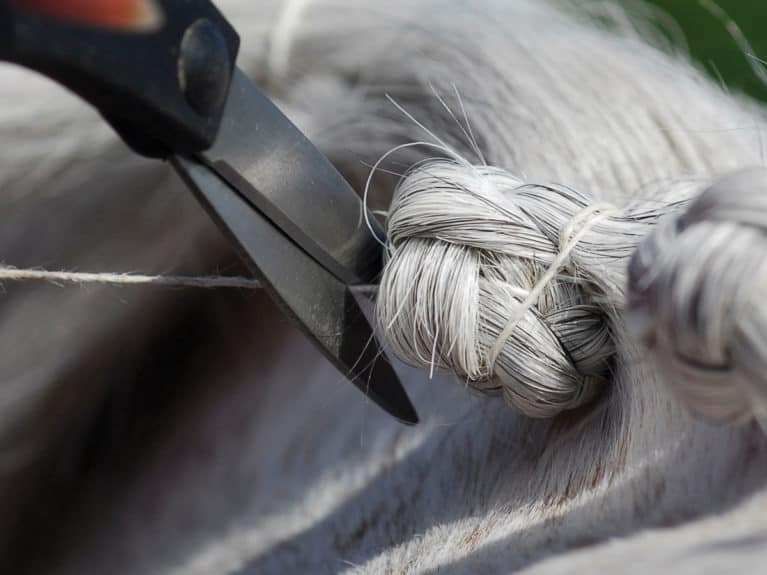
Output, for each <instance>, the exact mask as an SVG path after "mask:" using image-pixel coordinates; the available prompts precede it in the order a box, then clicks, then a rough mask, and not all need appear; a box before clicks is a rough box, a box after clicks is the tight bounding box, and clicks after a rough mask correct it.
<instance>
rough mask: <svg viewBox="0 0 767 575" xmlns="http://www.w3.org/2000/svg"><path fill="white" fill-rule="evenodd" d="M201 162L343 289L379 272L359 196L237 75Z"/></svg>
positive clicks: (375, 247) (377, 254)
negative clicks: (213, 136)
mask: <svg viewBox="0 0 767 575" xmlns="http://www.w3.org/2000/svg"><path fill="white" fill-rule="evenodd" d="M202 159H203V161H205V162H206V163H207V164H208V165H209V166H210V167H211V168H212V169H214V170H215V171H216V172H217V173H218V174H219V175H220V176H221V177H222V178H224V179H225V180H226V181H227V182H229V184H230V185H232V186H233V187H235V188H236V189H237V190H238V191H239V192H240V193H241V194H242V195H243V196H245V197H246V198H247V199H248V200H249V201H250V202H251V203H253V204H254V205H255V206H256V207H257V208H258V209H259V210H260V211H261V212H262V213H263V214H264V215H265V216H266V217H268V218H269V219H270V220H271V221H272V222H274V224H275V225H277V226H278V227H279V228H280V229H281V230H283V231H284V232H285V233H286V234H287V235H288V236H290V238H291V239H292V240H293V241H294V242H296V243H297V244H298V245H300V246H301V247H302V248H303V249H304V250H305V251H306V252H307V253H309V254H310V255H311V256H312V257H314V258H315V259H316V260H317V261H318V262H319V263H321V264H322V265H323V266H324V267H325V268H326V269H328V270H329V271H330V272H331V273H333V275H335V276H336V277H337V278H339V279H340V280H342V281H343V282H345V283H347V284H359V283H366V282H369V281H371V280H372V279H374V278H375V276H376V275H377V274H378V273H379V272H380V268H381V246H380V245H379V244H378V242H377V241H376V239H375V238H374V237H373V234H372V233H371V230H370V229H368V227H367V225H366V223H365V219H364V218H363V206H362V202H361V201H360V199H359V196H358V195H357V194H356V193H355V192H354V190H353V189H352V188H351V186H350V185H349V184H348V182H347V181H346V180H345V179H344V178H343V176H341V174H339V173H338V171H337V170H336V169H335V168H334V167H333V165H332V164H331V163H330V161H329V160H328V159H327V158H326V157H325V156H324V155H323V154H322V153H320V152H319V151H318V150H317V149H316V148H315V147H314V145H313V144H312V143H311V142H310V141H309V140H308V139H307V138H306V136H304V135H303V134H302V133H301V131H300V130H298V128H296V127H295V126H294V125H293V124H292V123H291V122H290V121H289V120H288V119H287V118H286V117H285V115H283V114H282V112H280V111H279V109H278V108H277V107H276V106H275V105H274V104H273V103H272V102H271V100H269V98H267V97H266V96H264V95H263V94H262V93H261V92H260V90H259V89H258V88H257V87H256V86H254V85H253V83H252V82H251V81H250V80H249V79H248V78H247V77H246V76H245V74H243V72H242V71H240V70H239V69H236V70H235V72H234V75H233V79H232V85H231V88H230V91H229V97H228V100H227V104H226V108H225V110H224V116H223V119H222V122H221V128H220V131H219V134H218V137H217V138H216V142H215V144H214V145H213V147H212V148H210V149H209V150H207V151H205V152H204V153H203V155H202ZM371 223H372V225H373V226H374V227H375V232H376V235H377V236H378V237H379V238H383V233H382V232H381V230H380V229H379V228H378V227H377V226H375V222H374V221H373V220H371Z"/></svg>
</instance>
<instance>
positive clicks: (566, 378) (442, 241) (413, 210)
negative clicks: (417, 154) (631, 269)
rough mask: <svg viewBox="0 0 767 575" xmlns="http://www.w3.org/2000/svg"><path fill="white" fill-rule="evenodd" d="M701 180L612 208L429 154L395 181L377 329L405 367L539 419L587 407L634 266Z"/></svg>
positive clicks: (601, 381)
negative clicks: (436, 373)
mask: <svg viewBox="0 0 767 575" xmlns="http://www.w3.org/2000/svg"><path fill="white" fill-rule="evenodd" d="M699 188H700V184H699V183H697V182H677V183H675V184H674V185H673V186H670V187H669V188H668V189H666V190H664V191H663V193H662V195H661V196H660V197H662V198H663V201H662V202H659V201H646V202H644V203H643V204H642V205H639V206H634V207H626V208H623V209H620V210H619V209H617V208H612V207H605V206H604V205H602V204H596V202H594V201H593V200H592V199H591V198H589V197H588V196H586V195H584V194H582V193H579V192H577V191H575V190H572V189H570V188H568V187H565V186H561V185H545V186H543V185H530V184H524V183H523V182H522V181H521V180H519V179H517V178H516V177H514V176H512V175H511V174H510V173H508V172H507V171H505V170H502V169H500V168H494V167H488V166H473V165H469V164H467V163H461V162H455V161H448V160H433V161H431V162H427V163H422V164H419V165H417V166H416V167H415V168H414V169H413V170H411V171H410V172H409V173H408V174H406V176H405V177H404V178H403V179H402V181H401V182H400V184H399V186H398V188H397V190H396V192H395V196H394V199H393V202H392V204H391V207H390V211H389V215H388V220H387V224H388V234H389V236H388V237H389V244H388V246H387V263H386V267H385V270H384V274H383V277H382V281H381V286H380V289H379V295H378V302H377V315H378V322H379V325H380V329H381V333H382V334H383V337H384V338H385V339H386V341H387V342H388V344H389V345H390V347H391V348H392V350H393V351H394V353H395V354H396V355H397V356H398V357H400V358H401V359H402V360H403V361H405V362H407V363H409V364H411V365H414V366H420V367H425V368H429V369H432V370H433V369H435V368H438V369H446V370H449V371H452V372H454V373H456V374H458V375H459V376H461V377H462V378H465V380H466V381H467V382H468V384H469V385H471V386H472V387H474V388H476V389H479V390H481V391H486V392H498V391H500V392H502V394H503V396H504V397H505V399H506V400H507V402H509V403H510V404H512V405H513V406H515V407H517V408H519V409H520V410H521V411H522V412H524V413H525V414H527V415H529V416H532V417H551V416H554V415H556V414H558V413H560V412H562V411H564V410H568V409H572V408H575V407H577V406H580V405H583V404H584V403H586V402H588V401H589V400H591V399H593V398H594V397H595V396H596V395H597V394H598V393H599V391H600V390H601V389H602V388H604V386H605V384H606V382H607V381H608V378H609V373H610V369H611V362H612V361H613V357H614V356H615V354H616V344H615V341H616V337H615V334H614V329H616V322H618V321H619V319H618V317H617V314H616V313H615V309H616V307H621V302H622V301H623V299H624V294H623V286H624V282H625V269H626V265H627V262H628V260H629V258H630V256H631V254H632V253H633V251H634V249H635V248H636V246H637V244H638V243H639V242H640V240H641V239H642V238H643V237H644V236H645V235H646V234H647V233H648V232H649V231H650V230H651V229H652V226H653V225H654V224H655V223H656V221H657V220H658V218H660V217H661V216H662V215H664V214H666V213H668V212H669V211H670V210H674V209H675V208H677V207H678V206H680V205H683V204H684V203H685V202H686V201H688V200H689V198H691V197H692V196H694V195H695V193H696V192H697V191H698V190H699Z"/></svg>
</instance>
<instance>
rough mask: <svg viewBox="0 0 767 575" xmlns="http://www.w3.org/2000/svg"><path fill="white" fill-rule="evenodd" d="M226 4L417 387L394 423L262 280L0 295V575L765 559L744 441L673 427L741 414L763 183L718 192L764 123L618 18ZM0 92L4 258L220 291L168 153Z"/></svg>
mask: <svg viewBox="0 0 767 575" xmlns="http://www.w3.org/2000/svg"><path fill="white" fill-rule="evenodd" d="M622 4H623V3H622ZM220 6H221V8H222V9H223V10H224V12H225V13H226V14H227V15H228V17H229V18H230V19H231V20H232V22H233V23H234V24H235V26H236V27H237V28H238V29H239V31H240V33H241V35H242V39H243V46H242V52H241V55H240V59H239V63H240V65H241V66H242V67H243V68H244V69H245V70H246V71H247V72H248V73H249V74H250V75H251V76H252V77H253V78H254V79H255V80H256V81H257V82H258V83H259V85H261V86H262V87H263V88H264V90H266V91H267V92H268V93H269V95H270V96H271V97H272V98H273V99H275V101H276V102H277V103H278V104H279V105H280V107H281V108H282V109H283V110H284V111H285V112H286V113H287V114H288V115H289V116H290V117H291V118H292V119H293V120H294V121H295V122H296V123H297V125H299V127H301V129H302V130H304V131H305V132H306V133H307V134H308V136H309V137H310V138H311V139H312V141H313V142H315V143H316V144H317V145H318V146H319V147H320V148H321V149H322V150H323V151H324V152H325V153H326V154H327V155H328V157H329V158H331V160H332V161H333V162H334V163H335V165H336V166H337V167H338V168H339V170H341V171H342V173H343V174H344V175H345V176H346V177H347V179H348V180H349V181H350V182H351V183H352V184H353V185H354V186H355V187H356V189H357V190H358V191H359V192H360V194H363V193H365V191H366V189H367V200H368V205H369V207H370V209H371V210H372V211H374V212H379V211H381V212H386V213H387V216H388V220H389V221H388V224H389V236H390V237H389V243H388V245H387V250H388V255H389V262H388V264H387V268H386V270H385V277H384V278H383V280H384V282H383V285H382V286H381V290H380V294H379V309H378V314H379V317H380V318H382V321H381V322H380V323H379V325H380V335H381V336H382V338H383V339H386V340H388V341H389V343H390V344H391V348H392V349H393V350H394V351H397V352H399V353H400V355H403V357H405V359H407V360H408V361H409V362H410V363H417V364H419V365H420V366H421V367H426V368H427V369H412V368H409V367H407V366H404V365H401V366H400V367H399V369H401V374H402V379H403V381H404V383H405V385H406V387H407V389H408V392H409V394H410V396H411V397H412V399H413V402H414V403H415V405H416V407H417V408H418V410H419V412H420V415H421V423H420V424H419V425H418V426H415V427H412V428H407V427H404V426H401V425H400V424H398V423H397V422H395V421H393V420H392V419H391V418H390V417H388V416H386V415H385V414H382V413H380V412H379V410H377V409H376V408H375V407H374V406H373V405H371V404H369V402H367V401H366V400H365V398H364V396H363V395H362V394H360V393H359V391H358V390H356V389H354V388H353V387H352V386H351V385H349V384H348V383H347V382H345V381H344V379H343V377H342V376H341V375H340V374H339V373H337V372H336V371H335V370H334V369H333V368H332V367H331V366H330V365H329V364H328V363H327V362H326V361H325V360H324V359H323V358H322V356H321V355H320V354H319V353H318V352H316V351H315V350H314V348H313V347H312V346H311V345H310V344H309V343H308V342H307V341H306V340H305V339H304V338H303V336H302V335H301V334H300V333H299V332H298V331H297V330H296V329H295V328H293V327H292V325H291V324H290V323H289V322H288V321H287V320H286V319H285V318H284V317H283V316H282V315H281V314H280V313H279V311H278V310H277V309H276V308H275V307H274V305H273V304H272V303H271V301H270V300H269V299H268V297H267V296H266V295H265V294H263V293H260V292H258V291H252V290H242V291H239V290H235V291H233V290H225V289H222V290H215V289H213V290H210V289H209V290H194V289H177V288H168V287H157V286H151V285H142V286H134V287H116V286H109V285H93V286H58V285H52V284H46V283H40V284H32V283H23V284H21V283H19V284H16V283H11V282H8V283H5V284H4V286H3V287H4V293H3V294H2V296H1V297H0V305H1V306H2V308H1V310H0V329H2V332H1V333H2V335H3V346H2V347H0V509H2V513H1V514H0V542H1V544H2V567H3V569H2V570H3V572H9V573H14V572H24V571H26V570H28V571H31V572H35V573H45V574H48V573H51V574H57V575H58V574H61V575H65V574H78V575H88V574H91V573H93V574H96V573H99V574H102V573H114V574H117V575H132V574H136V575H138V574H141V575H147V574H160V573H162V574H174V575H197V574H214V573H215V574H220V573H232V574H239V575H250V574H259V575H261V574H270V573H280V574H282V573H314V574H316V573H339V572H344V573H418V574H431V573H447V574H463V573H472V574H473V573H511V572H524V573H530V574H533V573H534V574H539V575H550V574H555V573H570V572H586V573H588V572H593V571H596V570H600V571H609V572H615V573H626V574H631V573H646V572H648V571H653V572H657V573H674V574H675V575H681V574H686V573H690V574H692V573H700V572H702V571H704V570H709V571H739V572H755V573H758V572H761V570H762V569H763V565H764V562H765V559H767V551H766V549H767V547H765V545H764V541H765V534H766V533H767V518H765V514H764V512H763V510H764V505H765V504H766V503H767V441H766V440H765V436H764V433H763V432H762V430H761V428H760V427H759V425H758V424H756V423H755V422H754V421H752V420H750V419H749V420H748V421H745V422H742V423H741V424H739V425H735V424H729V423H726V424H722V423H712V422H711V421H709V419H708V418H705V417H703V418H701V417H698V416H697V415H696V414H697V413H698V412H703V413H704V414H706V415H715V416H718V417H723V418H725V419H729V420H738V421H743V420H746V419H748V418H749V417H750V416H747V415H746V414H748V413H753V414H755V415H757V416H759V415H760V412H761V411H760V410H761V407H760V405H762V404H761V403H760V402H762V401H763V389H764V387H763V385H762V384H761V383H759V381H758V377H759V376H760V375H761V374H760V373H757V372H758V371H759V370H760V369H761V368H760V367H759V366H760V364H759V363H758V360H763V358H764V346H763V341H764V340H763V339H762V340H760V339H759V338H758V333H757V332H759V330H761V329H762V328H761V327H760V326H762V325H764V324H763V323H759V322H760V321H763V315H759V316H757V314H756V312H757V311H758V310H761V311H759V313H763V310H764V306H763V305H761V298H760V297H759V294H760V287H759V286H760V285H762V286H763V281H764V280H763V279H762V280H761V283H760V280H759V278H760V277H761V278H764V271H763V270H764V265H763V263H759V262H763V260H764V258H763V257H762V255H763V251H764V250H761V251H760V249H759V248H758V247H753V248H751V247H749V249H741V248H742V246H744V245H748V246H752V245H753V246H762V245H763V244H764V228H763V227H760V226H761V224H760V222H763V221H764V218H763V217H762V218H761V219H758V218H759V216H758V215H755V214H756V210H757V208H758V206H762V205H763V202H764V200H763V199H762V198H763V197H764V196H763V195H760V192H762V191H763V190H762V188H763V187H764V185H765V184H764V178H763V176H754V174H755V173H757V174H758V172H746V173H747V174H751V175H750V176H748V177H750V178H751V180H750V181H752V182H756V183H757V184H759V185H758V186H757V187H755V188H753V189H745V188H747V186H745V184H744V183H743V180H740V179H737V178H739V177H740V176H738V175H731V174H733V173H734V172H736V171H738V170H741V169H744V168H749V167H759V166H760V165H761V164H762V154H761V151H760V150H761V145H760V142H761V132H762V131H763V130H764V117H765V116H764V109H763V107H762V106H761V105H759V104H757V103H755V102H753V101H751V100H749V99H747V98H746V97H743V96H740V95H738V94H731V93H728V92H727V91H726V90H724V89H723V88H721V87H720V86H718V85H717V84H716V83H715V82H713V81H711V80H710V79H709V78H708V77H707V76H705V75H704V74H703V72H702V71H700V70H698V69H696V68H695V67H694V66H693V65H692V64H691V63H690V61H689V58H688V56H687V54H686V53H685V50H684V47H683V45H682V44H681V43H680V42H677V41H674V38H675V37H676V36H677V33H676V32H675V31H674V29H673V28H672V27H669V26H668V25H667V24H666V23H665V22H666V20H665V19H664V18H663V17H662V16H661V15H659V14H657V13H655V12H653V11H651V10H649V9H648V8H646V7H645V6H643V5H642V4H641V3H633V2H632V3H628V4H625V5H624V6H623V7H621V8H618V7H617V6H616V5H615V4H606V3H604V2H597V1H589V2H575V1H574V0H567V1H566V0H515V1H506V0H478V1H476V2H463V1H460V0H390V1H387V2H384V1H373V0H304V1H289V2H279V1H277V0H262V1H259V2H252V1H250V0H226V1H224V0H221V1H220ZM659 28H662V30H659ZM667 32H668V33H667ZM0 85H1V86H2V89H1V90H0V141H2V143H3V146H2V148H1V149H0V190H2V193H0V206H2V209H1V210H0V214H2V218H3V225H2V226H0V246H2V251H1V252H0V258H1V259H2V260H3V261H2V263H3V264H5V265H8V266H15V267H17V268H33V267H36V266H40V267H44V268H47V269H57V270H73V271H87V272H99V271H110V272H115V273H125V272H132V273H141V274H147V275H156V274H173V275H176V276H198V275H220V274H225V275H226V274H231V275H244V274H245V271H244V270H243V269H242V267H241V264H239V263H238V260H237V257H236V254H235V253H234V251H233V250H232V249H231V247H230V246H229V244H228V243H227V242H226V240H225V239H224V238H223V236H222V235H221V234H220V233H219V232H218V231H217V229H216V227H215V226H214V225H213V223H212V222H211V221H210V220H209V218H207V217H206V215H205V214H204V212H203V211H202V210H201V209H200V207H199V206H198V205H196V203H195V201H194V199H193V198H192V197H191V195H190V194H189V193H188V192H187V191H186V190H185V189H184V188H183V186H182V185H181V184H180V182H178V180H177V179H176V178H175V176H174V175H173V174H172V173H171V171H170V169H169V168H168V166H166V165H164V164H162V163H159V162H153V161H149V160H144V159H141V158H138V157H136V156H135V155H133V154H132V153H131V152H130V151H129V150H128V149H127V148H126V147H125V146H124V145H123V144H121V143H120V142H119V140H118V138H117V137H116V136H115V135H114V134H113V133H112V132H111V131H110V130H109V128H108V127H107V126H106V125H105V123H104V122H103V121H102V120H101V119H100V118H99V117H98V116H97V114H96V113H95V112H93V111H92V110H90V109H88V108H87V107H86V106H85V105H84V104H83V103H82V102H80V101H78V100H77V99H75V98H74V97H73V96H71V95H70V94H67V93H65V92H64V91H63V90H61V89H59V88H58V87H56V86H54V85H52V84H51V83H49V82H47V81H44V80H42V79H40V78H39V77H36V76H34V75H33V74H30V73H27V72H24V71H21V70H18V69H16V68H13V67H10V66H4V67H2V68H0ZM395 149H396V151H393V150H395ZM384 156H385V158H384ZM381 158H384V159H383V160H381ZM379 160H381V161H380V162H379ZM374 165H377V169H376V170H375V171H374V173H373V174H372V176H371V166H374ZM722 177H724V179H720V178H722ZM729 178H736V179H735V180H730V179H729ZM368 180H369V181H368ZM395 190H396V193H395ZM744 190H745V191H744ZM736 194H737V198H736V197H735V195H736ZM392 197H394V198H395V199H394V202H393V204H392ZM390 204H391V209H390ZM759 209H761V208H759ZM424 210H433V212H434V214H432V215H434V217H431V215H429V217H426V216H427V213H426V212H425V211H424ZM451 214H452V216H453V217H452V220H450V221H446V220H439V219H437V216H439V218H443V217H445V216H446V215H447V216H450V215H451ZM761 214H764V212H763V211H762V212H761ZM360 225H364V223H363V222H361V223H360ZM419 226H422V227H420V228H419ZM419 230H420V231H419ZM709 232H710V233H709ZM522 236H524V237H525V238H526V239H525V241H521V240H520V238H521V237H522ZM733 238H735V239H734V240H733ZM445 240H449V241H447V242H446V241H445ZM730 240H732V244H731V245H730V244H729V243H728V242H730ZM722 242H724V243H725V244H727V245H724V246H722V245H721V244H722ZM474 244H476V245H474ZM382 249H383V248H382ZM720 250H721V251H720ZM563 253H564V254H565V256H566V257H565V256H563V257H558V254H563ZM759 258H761V259H759ZM706 262H707V263H706ZM701 263H703V264H704V265H701ZM552 269H554V270H555V271H554V272H552V271H551V270H552ZM472 274H474V275H472ZM701 274H706V276H705V277H702V276H701ZM728 274H730V275H728ZM467 276H471V277H467ZM744 276H745V277H744ZM477 278H479V279H477ZM541 279H545V280H546V281H545V282H544V283H543V284H541V285H543V287H542V288H539V287H538V286H539V283H540V282H539V280H541ZM456 282H464V283H462V284H461V286H463V287H461V289H460V290H453V291H452V292H451V290H449V289H446V286H448V285H450V284H456ZM472 282H473V283H472ZM487 282H492V285H491V286H490V285H489V284H487ZM407 283H410V284H411V285H410V286H407V285H405V284H407ZM408 289H412V290H418V291H417V292H408V291H407V290H408ZM472 290H473V291H472ZM696 290H698V292H699V293H697V294H696ZM728 290H734V291H732V293H729V292H728ZM409 293H419V294H421V297H420V298H418V297H415V298H413V300H412V301H411V300H410V299H408V298H409V295H407V294H409ZM531 293H534V295H535V298H534V301H532V300H531V301H527V300H528V298H529V297H530V294H531ZM470 294H474V295H477V294H481V295H482V298H484V299H482V298H480V296H479V295H477V298H478V299H473V300H472V299H471V298H470V297H468V296H469V295H470ZM498 294H501V296H502V297H505V298H507V299H506V300H505V303H504V302H490V304H489V303H488V301H489V300H488V299H487V298H488V297H490V298H492V297H497V296H498ZM722 298H724V299H722ZM520 301H521V302H522V303H523V304H524V305H522V306H520V305H517V304H515V303H514V302H517V303H519V302H520ZM403 302H404V303H403ZM509 302H511V303H509ZM685 302H688V303H689V304H690V305H688V306H687V307H685V305H686V304H685ZM694 302H698V304H700V305H701V306H702V307H700V309H699V310H698V309H693V308H692V307H690V306H692V304H693V303H694ZM701 302H703V303H701ZM696 305H697V304H696ZM472 306H475V308H476V309H475V308H473V307H472ZM400 308H401V309H400ZM514 309H522V310H523V311H524V313H523V314H522V315H521V317H520V318H516V317H515V316H514ZM699 311H703V312H705V313H704V314H703V315H701V314H700V313H698V312H699ZM731 312H732V313H731ZM496 316H497V317H496ZM557 316H559V317H557ZM509 319H512V320H513V321H512V323H513V326H512V327H513V329H511V330H509V329H507V327H508V324H509ZM559 319H562V321H558V320H559ZM412 321H416V322H417V323H416V324H415V325H417V326H418V327H419V331H417V332H416V333H415V334H413V333H412V331H411V333H406V330H405V329H404V327H407V325H408V324H407V323H406V322H412ZM397 322H402V323H397ZM409 325H410V327H412V326H413V325H414V324H413V323H410V324H409ZM437 330H439V331H440V333H439V334H437V333H436V332H437ZM508 331H510V333H509V335H508V337H504V338H498V336H499V335H504V336H505V335H506V332H508ZM762 333H763V332H762ZM440 338H442V339H440ZM494 338H496V339H502V340H503V341H501V343H500V344H498V343H497V342H496V341H495V339H494ZM435 342H436V343H435ZM584 342H586V343H584ZM760 342H761V343H760ZM691 351H692V352H693V353H692V357H691V356H690V353H691ZM699 353H703V354H705V355H706V357H700V356H697V355H695V354H699ZM520 354H523V355H520ZM522 357H524V358H525V360H524V362H523V361H522V360H521V358H522ZM761 365H763V364H761ZM691 366H692V368H691ZM524 369H528V371H524ZM690 369H692V371H693V372H694V373H691V371H690ZM430 370H431V371H433V372H434V373H432V374H430V373H429V371H430ZM707 370H708V371H707ZM717 370H718V371H717ZM439 371H447V372H448V373H437V372H439ZM712 371H717V374H716V376H713V377H715V379H716V381H712V380H705V381H704V380H702V379H701V378H699V375H700V373H701V372H705V373H706V374H710V372H712ZM554 372H556V375H555V376H553V375H552V374H554ZM723 372H727V373H723ZM454 373H458V374H459V377H456V376H455V375H454ZM762 373H763V372H762ZM456 379H458V380H459V381H462V382H467V383H469V384H470V385H457V384H456V381H455V380H456ZM521 383H523V384H524V385H521ZM471 385H474V386H476V387H479V388H483V389H485V390H486V391H493V390H500V391H502V392H503V394H504V395H505V396H506V397H507V399H509V400H510V401H511V403H513V404H514V405H515V406H516V407H513V408H510V407H509V406H508V405H506V403H505V402H503V401H498V400H496V399H494V398H489V399H488V398H487V397H485V396H484V395H483V394H476V393H472V390H471V389H470V388H471ZM760 386H761V387H760ZM712 388H715V392H714V394H713V395H712V392H711V389H712ZM716 390H718V391H716ZM760 390H762V391H760ZM719 391H721V393H720V394H719V395H716V393H718V392H719ZM712 398H713V399H712ZM701 399H702V400H701ZM717 406H718V407H717ZM725 406H726V407H727V409H724V407H725ZM519 408H521V411H520V409H519ZM691 408H692V409H691ZM528 415H546V416H549V417H543V418H540V417H533V418H531V417H529V416H528Z"/></svg>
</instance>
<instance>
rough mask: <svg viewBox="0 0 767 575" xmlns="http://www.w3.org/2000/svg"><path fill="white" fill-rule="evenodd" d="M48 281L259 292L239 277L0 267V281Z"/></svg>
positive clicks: (252, 281)
mask: <svg viewBox="0 0 767 575" xmlns="http://www.w3.org/2000/svg"><path fill="white" fill-rule="evenodd" d="M37 280H39V281H48V282H51V283H58V282H65V283H74V284H109V285H147V284H149V285H159V286H167V287H193V288H209V289H212V288H241V289H260V288H261V283H260V282H259V281H258V280H256V279H251V278H245V277H239V276H174V275H144V274H130V273H102V272H99V273H91V272H70V271H61V270H45V269H22V268H15V267H10V266H0V281H37Z"/></svg>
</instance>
